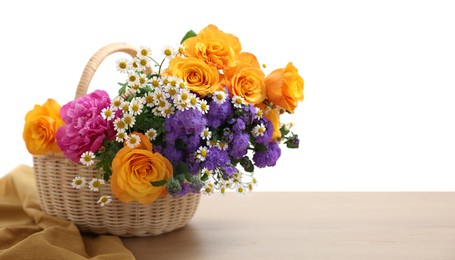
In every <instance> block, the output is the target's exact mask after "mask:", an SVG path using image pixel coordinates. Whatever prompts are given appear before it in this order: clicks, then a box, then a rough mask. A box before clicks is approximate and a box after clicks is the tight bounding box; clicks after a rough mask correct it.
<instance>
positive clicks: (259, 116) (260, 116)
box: [255, 108, 264, 120]
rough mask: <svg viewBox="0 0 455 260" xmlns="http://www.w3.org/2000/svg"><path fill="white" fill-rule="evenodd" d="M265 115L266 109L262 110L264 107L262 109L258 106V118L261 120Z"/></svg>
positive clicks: (256, 116)
mask: <svg viewBox="0 0 455 260" xmlns="http://www.w3.org/2000/svg"><path fill="white" fill-rule="evenodd" d="M263 116H264V111H262V109H260V108H256V115H255V118H256V119H257V120H261V119H262V117H263Z"/></svg>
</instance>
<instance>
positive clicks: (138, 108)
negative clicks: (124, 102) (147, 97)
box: [128, 98, 144, 116]
mask: <svg viewBox="0 0 455 260" xmlns="http://www.w3.org/2000/svg"><path fill="white" fill-rule="evenodd" d="M143 107H144V105H143V104H142V102H141V99H140V98H135V99H133V100H132V101H131V103H130V107H129V109H128V111H129V112H130V113H132V114H133V115H135V116H137V115H140V114H141V113H142V108H143Z"/></svg>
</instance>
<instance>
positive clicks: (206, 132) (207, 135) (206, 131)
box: [201, 127, 212, 140]
mask: <svg viewBox="0 0 455 260" xmlns="http://www.w3.org/2000/svg"><path fill="white" fill-rule="evenodd" d="M201 138H202V139H203V140H210V138H212V131H210V130H209V128H208V127H206V128H205V129H204V131H202V133H201Z"/></svg>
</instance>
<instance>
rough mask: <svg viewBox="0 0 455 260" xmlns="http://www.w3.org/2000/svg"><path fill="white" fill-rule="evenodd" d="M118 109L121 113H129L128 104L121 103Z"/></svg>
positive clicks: (127, 102)
mask: <svg viewBox="0 0 455 260" xmlns="http://www.w3.org/2000/svg"><path fill="white" fill-rule="evenodd" d="M120 109H121V110H122V111H123V113H128V111H130V102H129V101H123V102H122V104H121V105H120Z"/></svg>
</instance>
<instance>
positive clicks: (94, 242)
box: [0, 165, 135, 260]
mask: <svg viewBox="0 0 455 260" xmlns="http://www.w3.org/2000/svg"><path fill="white" fill-rule="evenodd" d="M81 206H82V205H81ZM3 259H21V260H22V259H46V260H53V259H58V260H61V259H65V260H66V259H69V260H73V259H74V260H83V259H94V260H104V259H109V260H111V259H122V260H124V259H127V260H128V259H135V258H134V256H133V254H132V253H131V252H130V251H129V250H128V249H127V248H126V247H125V246H124V245H123V243H122V240H121V239H120V238H119V237H117V236H107V235H92V234H84V233H80V232H79V230H78V229H77V227H76V226H75V225H74V224H72V223H71V222H69V221H66V220H64V219H60V218H57V217H53V216H49V215H47V214H46V213H44V212H43V211H42V210H41V208H40V205H39V200H38V193H37V190H36V186H35V177H34V175H33V169H32V168H31V167H29V166H25V165H21V166H19V167H17V168H16V169H14V170H13V171H12V172H10V173H9V174H7V175H5V176H4V177H2V178H1V179H0V260H3Z"/></svg>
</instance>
